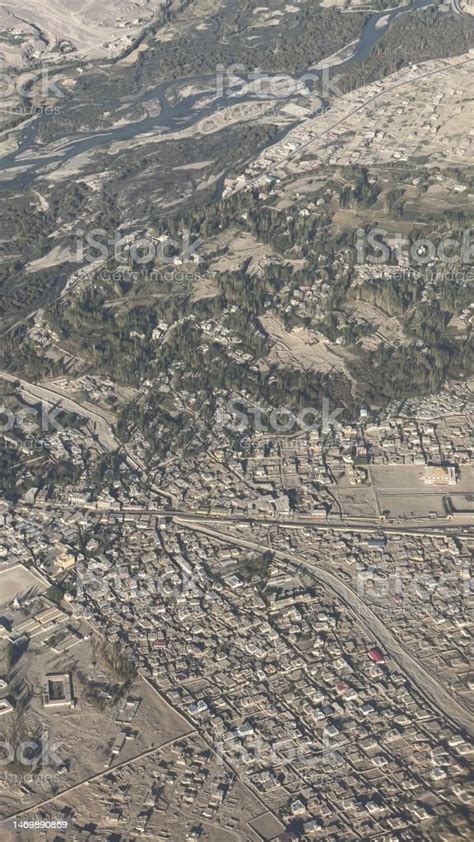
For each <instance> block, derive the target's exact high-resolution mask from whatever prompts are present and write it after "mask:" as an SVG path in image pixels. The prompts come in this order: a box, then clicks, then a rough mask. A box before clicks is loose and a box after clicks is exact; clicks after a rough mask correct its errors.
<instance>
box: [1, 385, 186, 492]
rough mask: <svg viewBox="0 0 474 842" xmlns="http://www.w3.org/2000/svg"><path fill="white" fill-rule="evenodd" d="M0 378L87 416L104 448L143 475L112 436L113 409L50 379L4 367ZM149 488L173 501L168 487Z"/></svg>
mask: <svg viewBox="0 0 474 842" xmlns="http://www.w3.org/2000/svg"><path fill="white" fill-rule="evenodd" d="M0 378H1V379H2V380H7V381H8V382H10V383H19V384H20V388H21V392H22V395H23V396H24V397H25V398H26V399H28V398H30V399H31V400H33V401H42V402H43V404H45V406H47V407H50V408H53V407H60V408H61V409H63V410H64V411H66V412H73V413H75V414H76V415H79V416H80V417H81V418H87V420H88V421H89V422H90V423H91V425H92V430H93V433H94V435H96V436H97V439H98V441H99V443H100V444H101V445H102V447H103V448H104V450H106V451H107V452H109V453H114V452H115V451H118V450H120V451H121V452H122V453H123V454H124V457H125V459H126V461H127V463H128V465H129V467H131V468H132V470H134V471H138V472H139V473H141V474H143V475H145V476H146V474H147V471H146V467H145V465H144V464H143V462H141V461H140V459H138V458H137V457H136V456H133V455H132V454H131V453H130V452H129V451H128V449H127V446H126V445H124V444H123V443H121V442H119V441H118V440H117V438H116V437H115V434H114V431H113V428H112V423H113V421H114V420H115V416H114V415H113V413H111V412H109V411H108V410H106V409H102V408H100V407H97V406H95V405H94V404H91V403H88V401H78V400H77V399H76V398H73V397H71V395H69V394H68V392H65V391H64V389H61V388H59V386H56V385H54V384H52V383H41V384H40V383H30V382H29V381H28V380H23V379H21V378H20V377H16V376H15V375H13V374H10V373H9V372H6V371H0ZM149 489H150V490H151V491H153V492H154V493H155V494H159V495H160V496H161V497H164V498H165V499H166V500H170V501H173V497H172V495H171V494H170V493H169V492H168V491H164V490H163V489H161V488H159V487H158V486H156V485H154V484H153V483H151V484H149Z"/></svg>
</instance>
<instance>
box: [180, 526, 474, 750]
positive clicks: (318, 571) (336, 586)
mask: <svg viewBox="0 0 474 842" xmlns="http://www.w3.org/2000/svg"><path fill="white" fill-rule="evenodd" d="M175 523H179V524H180V525H182V526H184V527H187V528H188V529H193V530H196V531H199V532H203V533H204V534H206V535H208V536H209V537H211V538H216V539H217V540H220V541H225V542H226V543H227V544H234V545H235V546H238V547H243V548H245V549H252V550H257V551H258V552H267V551H270V552H272V553H273V554H274V556H275V557H276V558H279V559H281V560H282V561H286V562H289V563H290V564H293V565H295V566H297V567H299V568H303V569H304V570H305V572H307V573H309V574H310V575H311V576H313V577H314V578H315V579H317V580H318V581H320V582H322V583H323V584H325V585H326V586H327V587H328V588H329V589H330V590H332V591H333V593H335V594H337V596H338V597H339V599H340V600H341V601H342V602H343V603H344V605H345V606H346V607H347V608H348V609H349V610H350V611H351V612H352V614H354V615H355V616H356V617H357V620H358V622H359V623H360V625H361V626H362V628H363V629H364V630H365V631H366V633H367V634H368V635H369V637H372V638H373V639H374V640H376V641H377V642H378V643H379V644H380V647H381V648H382V650H383V651H385V652H386V653H387V655H389V656H390V657H391V658H393V660H394V661H395V662H396V663H397V664H398V666H399V667H400V670H401V671H402V672H403V673H404V674H405V675H406V676H407V677H408V678H409V679H410V681H411V683H412V684H413V686H414V687H416V689H417V690H418V692H419V693H420V695H421V696H422V697H423V698H424V699H425V701H426V702H427V703H428V704H429V706H430V707H431V708H433V709H435V710H436V712H437V713H440V714H442V715H443V716H445V717H446V718H447V719H449V720H450V721H451V722H452V723H453V724H455V726H456V727H457V728H459V729H460V730H461V731H466V732H467V733H468V734H469V736H470V737H474V716H473V715H472V714H471V712H470V711H469V710H468V709H467V708H466V707H464V705H462V704H461V702H459V701H458V700H457V699H455V698H454V696H452V695H451V693H449V691H448V690H447V689H446V688H445V687H443V685H442V684H440V683H439V682H438V681H437V680H436V678H435V677H434V676H433V675H432V674H431V673H430V672H429V671H428V670H427V669H426V668H425V667H424V666H423V665H422V664H420V662H419V661H417V660H416V658H414V657H413V655H411V654H410V653H409V652H408V651H407V650H406V649H405V647H404V646H402V644H401V643H400V642H399V641H398V640H397V638H396V637H395V635H394V634H393V633H392V632H391V631H390V630H389V629H388V628H387V626H386V625H385V623H383V622H382V620H380V619H379V617H378V616H377V615H376V614H375V613H374V612H373V611H372V609H371V608H369V606H368V605H366V603H365V602H363V600H362V599H360V597H359V596H358V595H357V594H356V593H355V591H353V590H352V588H350V587H348V585H346V584H345V583H344V582H342V581H341V580H340V579H339V578H338V577H337V576H335V575H334V574H333V573H330V572H329V571H328V570H324V569H323V568H321V567H318V566H317V565H316V564H311V562H308V561H307V560H306V559H304V558H302V557H301V556H298V555H296V554H295V553H286V552H283V551H280V550H275V549H274V548H273V547H267V546H265V545H264V544H260V543H257V542H254V541H248V540H247V539H244V538H237V537H235V536H232V535H228V534H223V533H221V532H218V531H217V530H213V529H209V528H207V527H203V526H199V525H197V524H196V523H194V522H190V521H186V519H185V518H175Z"/></svg>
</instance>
